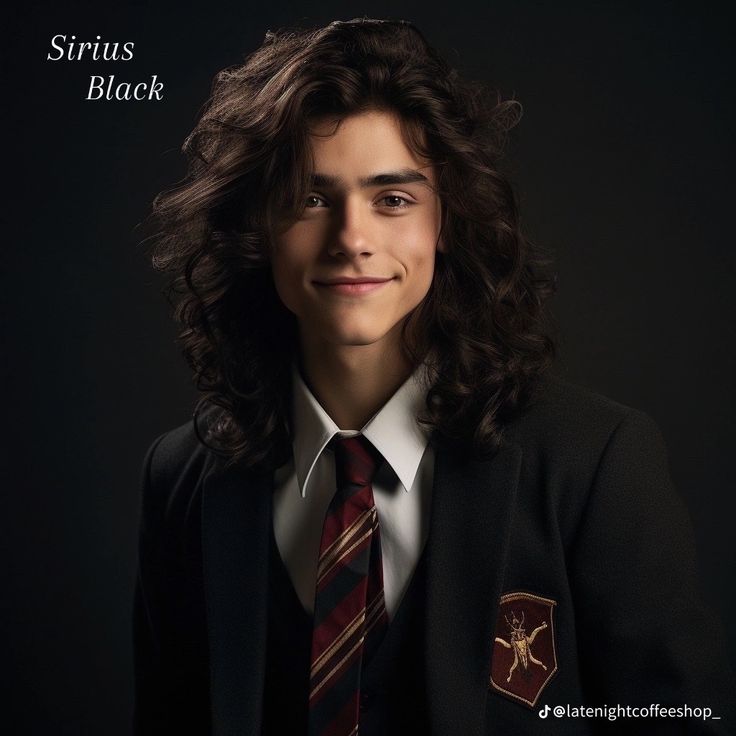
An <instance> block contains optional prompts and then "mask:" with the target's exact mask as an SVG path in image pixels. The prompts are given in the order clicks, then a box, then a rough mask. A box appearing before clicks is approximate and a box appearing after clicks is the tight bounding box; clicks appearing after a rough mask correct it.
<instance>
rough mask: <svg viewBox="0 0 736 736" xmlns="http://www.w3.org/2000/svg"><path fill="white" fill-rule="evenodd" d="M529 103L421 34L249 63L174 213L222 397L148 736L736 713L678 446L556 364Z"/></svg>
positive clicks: (171, 221) (176, 546)
mask: <svg viewBox="0 0 736 736" xmlns="http://www.w3.org/2000/svg"><path fill="white" fill-rule="evenodd" d="M515 116H516V106H515V104H513V103H493V102H490V101H488V98H485V97H483V96H481V95H480V94H479V92H478V90H477V89H476V88H474V87H473V86H471V85H469V84H467V83H465V82H463V81H462V80H460V79H458V78H457V76H456V74H455V73H454V72H453V71H451V70H450V69H449V68H448V67H447V66H446V64H445V63H444V62H443V61H442V60H441V59H440V58H439V57H438V56H437V54H436V53H435V52H434V51H433V50H432V49H431V48H430V47H428V46H427V44H426V42H425V41H424V39H423V38H422V36H421V35H420V34H419V32H418V31H417V30H416V29H415V28H414V27H413V26H411V24H408V23H401V22H382V21H371V20H365V19H363V20H356V21H351V22H347V23H342V22H336V23H332V24H330V25H329V26H327V27H326V28H322V29H319V30H316V31H311V32H304V31H289V32H282V33H278V34H272V33H269V34H268V35H267V37H266V40H265V42H264V45H263V46H262V47H261V48H260V49H258V50H257V51H256V52H255V53H254V54H253V55H252V56H250V57H249V58H248V59H247V60H246V63H245V64H244V65H243V66H241V67H238V68H234V69H230V70H226V71H224V72H222V73H221V74H220V75H219V76H218V79H217V83H216V85H215V88H214V91H213V97H212V100H211V102H210V105H209V106H208V108H207V110H206V111H205V112H204V113H203V116H202V118H201V120H200V121H199V123H198V125H197V127H196V129H195V131H194V132H193V133H192V135H191V136H190V138H189V139H188V141H187V143H186V144H185V150H186V151H187V152H188V153H189V155H190V157H191V161H192V164H191V174H190V177H189V179H188V180H187V182H186V183H185V184H184V185H183V186H181V187H180V188H179V189H177V190H174V191H171V192H168V193H166V194H165V195H162V197H161V198H159V200H158V201H157V205H156V211H157V214H158V217H159V219H160V223H161V237H160V239H159V243H158V246H157V251H156V255H155V260H156V263H157V265H158V266H159V267H161V268H165V269H168V270H171V271H172V272H174V274H175V282H174V290H175V292H176V293H178V294H179V301H178V306H177V317H178V319H179V320H180V321H181V322H182V324H183V326H184V329H183V332H182V341H183V346H184V349H185V353H186V355H187V357H188V359H189V361H190V364H191V365H192V367H193V369H194V371H195V374H196V377H197V380H198V386H199V388H200V389H201V390H202V392H203V398H202V402H201V404H200V407H199V410H198V411H197V412H196V414H195V421H194V422H193V423H190V424H187V425H185V426H183V427H180V428H178V429H176V430H173V431H172V432H169V433H167V434H165V435H164V436H162V437H160V438H159V439H158V440H157V441H156V442H155V443H154V444H153V446H152V447H151V449H150V450H149V453H148V456H147V458H146V461H145V467H144V477H143V517H142V523H141V541H140V545H141V546H140V574H139V580H138V587H137V596H136V620H135V644H136V674H137V704H136V728H137V732H138V733H140V734H143V733H151V734H153V733H156V734H163V733H192V734H206V733H213V734H218V735H220V734H241V735H242V734H297V733H305V734H307V733H308V734H310V736H326V735H327V734H331V735H333V734H334V735H335V736H338V735H345V736H347V735H348V734H355V733H358V732H359V733H360V734H382V735H383V734H412V733H421V734H426V733H432V734H440V735H442V736H446V735H456V736H466V735H467V734H486V733H487V734H491V733H493V734H527V733H565V734H569V733H580V734H586V733H596V732H598V731H600V730H601V728H603V726H604V725H605V724H606V723H610V722H611V721H607V720H606V716H604V715H601V712H599V714H598V719H597V720H596V719H595V718H588V719H586V718H580V719H572V718H570V719H564V718H555V717H550V718H547V719H546V720H545V719H544V716H545V715H547V714H548V713H549V708H548V706H558V705H562V706H566V705H570V706H571V707H572V708H576V707H580V706H587V705H597V706H601V707H603V706H609V707H613V708H614V709H615V707H616V706H621V707H623V708H626V707H627V706H628V707H629V708H641V707H648V708H651V707H652V706H653V704H657V706H658V707H662V708H670V707H672V708H678V707H680V708H682V707H684V706H686V705H687V706H688V707H690V708H701V709H702V708H711V709H712V712H713V715H715V716H720V719H719V720H704V719H702V717H701V719H699V720H698V719H697V718H687V717H685V718H680V719H679V720H678V719H677V714H676V713H672V715H668V716H667V717H664V718H662V717H659V718H657V717H650V718H648V719H643V720H636V719H634V718H628V719H627V721H626V724H625V726H624V728H625V729H626V731H627V732H634V731H636V730H637V729H638V728H641V729H643V730H644V731H645V732H647V733H656V732H658V729H662V732H664V733H679V732H685V733H727V732H728V731H729V729H731V728H733V726H734V721H733V720H730V719H732V718H733V715H732V712H731V710H729V709H730V708H731V707H732V689H731V688H732V687H733V680H732V679H731V677H732V675H731V674H730V672H729V670H728V666H727V664H726V662H725V660H724V658H723V657H722V656H721V655H720V654H719V647H718V646H717V642H718V641H719V634H718V632H717V629H716V628H715V627H714V625H713V622H712V620H711V618H710V617H709V616H708V614H707V612H706V611H704V610H703V608H702V606H701V604H700V602H699V600H698V597H697V593H696V586H695V581H694V572H693V568H694V566H693V549H692V543H691V541H690V536H689V531H688V523H687V515H686V512H685V511H684V509H683V507H682V505H681V503H680V502H679V501H678V500H677V499H676V497H675V496H674V495H673V493H672V492H671V489H670V482H669V478H668V471H667V462H666V457H665V450H664V448H663V445H662V441H661V437H660V434H659V432H658V430H657V429H656V427H655V425H654V424H653V422H652V421H651V420H650V419H649V418H648V417H647V416H645V415H643V414H642V413H640V412H638V411H635V410H633V409H629V408H627V407H624V406H621V405H619V404H616V403H614V402H612V401H610V400H607V399H605V398H603V397H600V396H596V395H593V394H590V393H587V392H585V391H583V390H581V389H578V388H575V387H573V386H570V385H567V384H564V383H561V382H559V381H556V380H553V379H551V378H548V377H546V376H544V375H543V371H544V369H545V368H546V367H547V366H548V365H549V363H550V361H551V356H552V352H553V351H552V344H551V342H550V340H549V338H547V337H546V336H545V334H544V330H543V302H544V299H545V297H546V296H547V295H548V294H549V292H550V290H551V288H550V282H549V280H548V279H546V278H545V277H544V274H543V271H542V268H541V266H542V264H541V263H540V261H539V260H538V259H537V258H536V257H535V255H534V253H533V251H532V249H531V247H530V245H529V244H528V243H527V242H526V241H525V240H524V238H523V236H522V234H521V231H520V228H519V223H518V216H517V212H516V208H515V205H514V199H513V193H512V191H511V189H510V187H509V185H508V182H507V181H506V180H505V178H504V177H503V176H502V175H501V174H500V173H499V170H498V159H499V156H500V153H501V149H502V147H503V140H504V134H505V132H506V130H507V129H508V127H509V125H510V124H512V123H513V122H514V118H515ZM606 713H607V714H608V713H610V711H607V712H606ZM639 714H640V713H639V711H636V713H635V714H634V715H639ZM616 715H617V717H619V718H621V719H623V717H624V716H623V714H621V713H620V712H617V714H616ZM654 715H655V713H654V712H653V711H652V712H650V716H654ZM683 715H686V714H683ZM607 717H608V718H610V715H608V716H607ZM613 723H614V726H619V725H620V722H618V723H617V722H615V721H614V722H613Z"/></svg>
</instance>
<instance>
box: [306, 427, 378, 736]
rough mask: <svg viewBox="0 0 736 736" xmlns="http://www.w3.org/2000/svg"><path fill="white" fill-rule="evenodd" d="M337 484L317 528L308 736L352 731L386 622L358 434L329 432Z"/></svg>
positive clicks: (366, 447) (363, 444)
mask: <svg viewBox="0 0 736 736" xmlns="http://www.w3.org/2000/svg"><path fill="white" fill-rule="evenodd" d="M330 446H331V447H332V449H333V450H334V453H335V471H336V479H337V492H336V493H335V496H334V497H333V499H332V501H331V502H330V506H329V508H328V509H327V514H326V515H325V522H324V526H323V529H322V541H321V543H320V550H319V565H318V569H317V589H316V595H315V601H314V623H313V629H312V657H311V669H310V682H309V736H350V735H351V734H357V733H358V717H359V707H360V675H361V670H362V669H363V667H365V665H366V663H367V662H368V661H370V658H371V657H372V656H373V653H374V652H375V650H376V649H377V647H378V645H379V644H380V642H381V639H382V638H383V635H384V634H385V631H386V628H387V627H388V617H387V615H386V605H385V602H384V597H383V563H382V561H381V538H380V533H379V528H378V514H377V512H376V504H375V502H374V500H373V488H372V487H371V482H372V480H373V476H374V474H375V471H376V469H377V467H378V465H379V463H380V461H381V459H382V458H381V455H380V454H379V453H378V451H377V450H376V449H375V448H374V447H373V446H372V445H371V444H370V443H369V442H368V440H366V439H365V437H363V436H362V435H360V436H356V437H349V438H347V439H335V440H333V441H332V443H331V445H330Z"/></svg>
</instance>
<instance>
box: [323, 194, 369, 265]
mask: <svg viewBox="0 0 736 736" xmlns="http://www.w3.org/2000/svg"><path fill="white" fill-rule="evenodd" d="M337 209H338V211H337V212H336V214H337V218H336V219H337V222H336V225H335V232H334V234H333V236H332V238H330V244H329V247H328V252H329V254H330V255H331V256H333V257H339V256H344V257H347V258H356V257H358V256H367V255H371V254H372V253H373V250H374V246H373V243H372V238H371V233H370V215H371V213H370V210H369V209H368V208H367V207H366V206H365V204H364V203H361V202H360V201H358V200H357V199H356V200H352V199H351V198H350V197H346V199H345V200H344V201H343V203H342V204H341V205H340V206H339V207H338V208H337Z"/></svg>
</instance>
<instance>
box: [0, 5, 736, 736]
mask: <svg viewBox="0 0 736 736" xmlns="http://www.w3.org/2000/svg"><path fill="white" fill-rule="evenodd" d="M66 5H67V7H65V4H64V3H59V4H54V5H50V4H49V5H48V6H45V5H40V4H33V3H31V4H27V5H26V6H24V7H23V8H21V9H20V10H19V11H17V12H16V15H15V17H14V18H12V19H10V20H11V23H10V25H9V27H8V26H6V28H5V30H4V31H3V35H2V39H3V40H2V53H3V65H2V69H3V77H4V79H3V86H2V94H3V110H2V117H3V128H4V129H5V131H6V132H5V134H4V135H3V136H2V155H3V163H4V166H3V171H4V176H3V180H4V190H5V193H4V195H3V196H4V200H5V207H4V210H5V211H4V215H3V221H2V235H3V255H2V288H1V289H0V299H2V303H1V304H0V307H1V308H2V312H1V313H2V317H3V320H2V321H3V330H2V337H1V340H2V342H1V343H0V351H1V352H2V356H3V358H2V367H3V383H2V386H3V395H4V402H3V404H4V421H3V430H4V432H3V434H4V437H3V460H2V462H3V472H2V477H3V481H2V488H3V493H2V509H1V512H2V513H1V516H0V518H2V523H3V528H2V529H1V530H0V543H1V544H2V552H3V557H4V561H5V564H3V570H4V577H5V582H4V583H3V586H2V611H3V620H2V622H0V624H1V626H2V632H3V633H2V637H3V653H2V665H1V666H0V670H2V672H3V677H4V678H5V679H6V681H4V682H3V683H2V690H1V692H2V693H3V700H5V701H6V702H5V703H4V704H3V718H2V720H3V721H4V722H5V724H7V723H8V719H9V722H10V723H11V724H13V725H12V726H11V729H10V731H6V732H10V733H17V734H44V736H48V735H49V734H106V735H110V736H115V735H116V734H125V733H128V731H129V725H128V724H129V719H130V711H131V701H132V663H131V651H130V634H129V632H130V624H129V621H130V610H131V595H132V587H133V580H134V570H135V554H136V553H135V545H136V531H137V521H138V504H139V491H138V476H139V471H140V465H141V461H142V458H143V454H144V451H145V449H146V447H147V446H148V445H149V444H150V442H151V440H152V439H153V438H154V437H155V436H156V435H158V434H159V433H160V432H162V431H164V430H165V429H168V428H170V427H172V426H174V425H176V424H180V423H181V422H184V421H186V420H187V418H188V417H189V416H190V413H191V409H192V406H193V400H194V392H193V390H192V388H191V387H190V380H189V377H188V374H187V370H186V367H185V364H184V362H183V360H181V358H180V357H179V355H178V351H177V347H176V346H175V344H174V337H175V329H174V326H173V325H172V324H171V323H170V320H169V317H168V307H167V306H166V304H165V302H164V300H163V298H162V297H161V296H160V293H159V290H160V288H161V285H162V281H161V279H160V277H159V276H157V275H155V274H154V273H153V272H152V271H151V269H150V267H149V264H148V262H147V258H146V252H145V248H144V247H143V245H142V244H141V240H142V238H143V232H142V230H141V228H140V227H139V224H140V223H141V222H142V221H143V220H144V219H145V217H146V216H147V214H148V212H149V207H150V201H151V199H152V197H153V196H154V194H155V193H156V192H157V191H159V190H160V189H162V188H164V187H166V186H169V185H171V184H172V183H174V182H175V181H176V180H177V179H178V178H180V177H181V175H182V174H183V172H184V167H183V159H182V156H181V155H180V153H179V152H178V151H179V147H180V145H181V143H182V141H183V139H184V138H185V136H186V134H187V133H188V132H189V130H190V129H191V127H192V126H193V124H194V122H195V119H196V116H197V112H198V110H199V109H200V108H201V106H202V104H203V103H204V101H205V99H206V98H207V95H208V92H209V89H210V82H211V78H212V76H213V75H214V73H215V72H216V71H218V70H219V69H220V68H222V67H225V66H228V65H232V64H235V63H238V62H240V61H241V60H242V57H243V56H244V54H245V53H246V52H247V51H250V50H252V49H254V48H255V47H256V46H257V45H259V43H260V42H261V40H262V38H263V35H264V33H265V31H266V30H267V29H269V28H276V27H280V26H283V25H294V24H307V25H313V24H323V23H326V22H328V21H330V20H333V19H348V18H351V17H355V16H358V15H364V14H365V15H369V16H373V17H392V18H397V17H404V18H407V19H410V20H413V21H414V22H415V23H416V24H417V25H418V26H419V28H420V29H421V30H422V31H423V32H424V34H425V35H426V36H427V37H428V39H429V40H430V42H431V43H433V44H434V45H435V46H436V47H437V48H439V49H440V50H441V51H442V52H443V53H444V54H445V55H446V56H448V57H449V59H450V60H451V61H452V63H453V64H455V65H456V66H457V67H458V68H459V69H460V70H461V71H462V72H463V73H465V74H466V75H468V76H471V77H475V78H478V79H483V80H486V81H488V82H490V83H491V84H494V85H496V86H498V87H499V88H500V89H501V90H502V92H503V93H504V94H505V95H506V96H512V95H513V96H516V97H517V98H518V99H519V100H520V101H521V102H522V104H523V105H524V109H525V115H524V119H523V121H522V123H521V126H520V127H519V129H518V130H517V131H516V133H515V134H514V138H513V145H512V149H511V151H510V163H509V171H510V173H511V176H512V178H513V180H514V181H515V183H516V186H517V188H518V191H519V194H520V198H521V203H522V208H523V213H524V221H525V225H526V229H527V231H528V233H529V234H530V235H531V236H532V238H533V239H534V240H535V241H537V242H539V243H541V244H542V245H544V246H546V247H547V248H550V249H551V250H552V251H553V252H554V255H555V258H556V263H557V271H558V274H559V288H560V291H559V295H558V296H557V297H556V298H555V300H554V303H553V309H554V312H555V314H556V316H557V319H558V322H559V324H560V329H561V334H562V344H561V358H560V361H559V365H558V371H559V372H561V373H563V374H564V375H566V376H567V377H568V378H569V379H571V380H573V381H576V382H578V383H581V384H584V385H586V386H589V387H591V388H593V389H595V390H597V391H599V392H601V393H604V394H606V395H608V396H610V397H612V398H614V399H616V400H618V401H620V402H622V403H625V404H628V405H631V406H635V407H637V408H640V409H643V410H645V411H647V412H648V413H650V414H651V415H652V416H653V417H654V418H655V419H656V420H657V422H658V423H659V425H660V426H661V428H662V430H663V432H664V435H665V438H666V440H667V443H668V446H669V448H670V454H671V457H670V459H671V467H672V473H673V476H674V479H675V483H676V486H677V488H678V490H679V492H680V493H681V494H682V495H683V496H684V497H685V499H686V501H687V503H688V506H689V508H690V510H691V513H692V517H693V523H694V527H695V532H696V536H697V541H698V552H699V556H700V567H701V569H702V582H703V590H704V595H705V597H706V599H707V600H708V601H709V602H710V604H711V606H712V607H713V609H714V611H716V612H717V615H718V616H719V617H720V618H721V620H722V621H723V622H724V624H725V625H726V627H727V628H725V631H726V636H727V638H726V640H725V641H723V642H721V641H708V642H706V641H704V642H703V646H704V647H708V648H709V649H720V648H724V647H725V648H727V649H728V651H729V653H730V655H731V657H732V660H734V661H736V628H735V627H734V626H733V625H732V624H733V621H734V620H736V600H735V596H734V585H733V580H734V579H736V559H735V555H734V547H735V545H734V541H733V540H734V535H735V534H736V532H735V531H734V518H735V516H736V515H735V513H734V512H735V511H736V500H735V498H734V489H735V488H736V483H734V476H735V474H736V470H735V467H736V466H735V465H734V460H733V447H734V421H733V415H734V380H733V375H734V338H735V337H736V336H735V334H734V332H735V330H734V325H735V322H734V319H733V317H734V314H733V306H734V299H733V296H732V288H733V284H734V275H735V274H734V271H735V269H734V258H733V238H732V235H731V232H732V218H733V207H734V183H733V181H734V180H733V176H732V172H731V167H732V163H733V152H734V134H733V130H734V124H735V123H736V119H735V116H734V96H733V93H732V86H733V82H734V80H733V73H732V72H733V61H734V52H733V43H732V28H733V23H732V17H731V14H730V13H729V12H727V11H726V8H727V7H728V6H727V5H726V4H725V3H724V4H721V5H718V4H712V3H697V4H695V3H687V4H685V3H670V4H665V3H660V2H654V3H651V2H650V3H646V4H645V7H639V6H638V4H634V3H621V2H605V3H595V2H586V3H549V4H537V3H532V2H516V3H498V2H488V3H484V5H483V7H482V8H480V7H479V8H474V7H472V6H471V5H469V4H467V3H462V2H452V3H443V4H438V5H436V6H435V7H430V6H429V4H427V3H408V2H407V3H397V2H390V3H389V2H373V3H370V4H369V3H357V2H334V1H327V0H325V1H324V2H321V3H318V4H316V3H315V4H305V3H299V4H297V3H287V2H282V1H280V0H274V2H270V3H254V2H251V1H249V0H245V1H243V2H239V3H214V4H212V5H211V6H209V7H208V6H205V5H200V6H199V7H194V8H186V7H178V8H177V7H176V6H175V5H173V4H172V5H165V4H163V3H152V4H151V5H148V4H146V5H144V4H142V3H141V4H138V3H133V2H127V3H126V2H121V3H118V4H117V5H114V6H113V5H112V4H106V5H105V6H104V7H103V5H102V4H100V3H97V4H95V5H92V4H89V5H85V4H84V3H75V4H74V5H73V6H72V5H71V4H66ZM5 20H6V21H7V20H8V19H7V18H6V19H5ZM56 34H66V35H67V36H68V37H71V35H75V36H76V37H77V40H78V41H94V40H95V36H96V35H100V36H102V40H103V41H111V42H112V41H119V42H123V41H129V40H130V41H134V42H135V52H134V59H133V60H132V61H130V62H118V63H105V62H102V61H100V62H97V63H87V62H72V61H65V62H61V61H60V62H50V61H46V55H47V54H48V53H50V52H51V51H52V49H51V43H50V42H51V38H52V36H54V35H56ZM92 74H99V75H103V76H106V75H108V74H115V75H116V81H132V82H137V81H145V80H147V79H150V77H151V75H153V74H157V75H158V78H159V80H161V81H163V82H164V85H165V86H164V100H163V101H161V102H115V101H112V102H91V101H86V100H84V97H85V95H86V92H87V88H88V85H89V77H90V75H92ZM662 615H663V616H666V615H667V612H666V611H663V612H662ZM3 730H4V731H5V729H3Z"/></svg>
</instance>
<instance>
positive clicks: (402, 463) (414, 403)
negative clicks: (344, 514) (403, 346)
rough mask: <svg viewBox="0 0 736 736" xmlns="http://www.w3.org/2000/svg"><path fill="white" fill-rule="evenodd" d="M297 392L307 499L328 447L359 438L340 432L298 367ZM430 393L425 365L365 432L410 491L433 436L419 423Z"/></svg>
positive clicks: (297, 434)
mask: <svg viewBox="0 0 736 736" xmlns="http://www.w3.org/2000/svg"><path fill="white" fill-rule="evenodd" d="M292 386H293V392H292V395H293V402H294V404H293V427H294V435H293V450H294V467H295V470H296V478H297V482H298V484H299V490H300V492H301V495H302V497H304V496H306V492H307V487H308V485H309V478H310V476H311V474H312V470H313V469H314V466H315V464H316V462H317V459H318V458H319V456H320V455H321V454H322V451H323V450H324V449H325V447H326V446H327V444H328V443H329V441H330V440H331V439H332V438H333V437H334V436H335V435H340V436H350V435H355V434H358V432H354V431H341V430H340V428H339V427H338V426H337V425H336V424H335V422H334V421H333V420H332V418H331V417H330V416H329V414H327V412H326V411H325V410H324V409H323V408H322V406H321V405H320V403H319V402H318V401H317V399H316V398H315V397H314V395H313V394H312V392H311V391H310V390H309V388H308V387H307V385H306V384H305V383H304V380H303V379H302V377H301V375H300V374H299V371H298V369H297V368H296V367H294V369H293V371H292ZM426 393H427V379H426V367H425V366H424V365H420V366H419V368H417V369H416V370H415V371H414V373H412V375H411V376H409V378H407V380H406V381H405V382H404V383H403V384H402V385H401V386H400V387H399V389H398V390H397V391H396V393H395V394H394V395H393V396H392V397H391V398H390V399H389V400H388V401H387V402H386V403H385V404H384V405H383V407H382V408H381V409H380V410H379V411H378V412H377V413H376V414H374V415H373V417H372V418H371V419H370V420H369V421H368V422H366V424H365V425H364V426H363V428H362V429H361V430H360V434H362V435H364V436H365V437H366V439H368V440H369V441H370V442H371V444H372V445H373V446H374V447H375V448H376V449H377V450H378V451H379V452H380V453H381V455H382V456H383V458H384V459H385V460H386V462H387V463H388V464H389V465H390V466H391V468H392V469H393V471H394V473H396V475H397V476H398V478H399V480H400V481H401V485H403V486H404V489H405V490H406V491H409V489H410V488H411V487H412V485H413V483H414V477H415V476H416V474H417V469H418V468H419V462H420V461H421V459H422V455H423V454H424V451H425V449H426V448H427V443H428V441H429V433H428V431H427V430H426V429H425V428H424V427H422V426H421V425H420V424H419V423H418V422H417V420H416V418H417V416H418V415H419V413H420V412H421V411H422V410H423V409H424V406H425V397H426Z"/></svg>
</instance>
